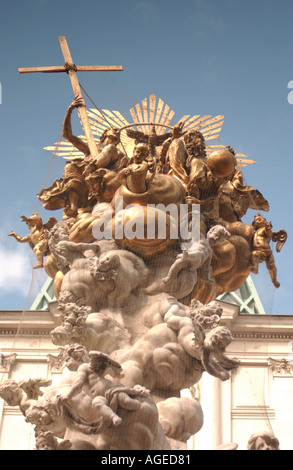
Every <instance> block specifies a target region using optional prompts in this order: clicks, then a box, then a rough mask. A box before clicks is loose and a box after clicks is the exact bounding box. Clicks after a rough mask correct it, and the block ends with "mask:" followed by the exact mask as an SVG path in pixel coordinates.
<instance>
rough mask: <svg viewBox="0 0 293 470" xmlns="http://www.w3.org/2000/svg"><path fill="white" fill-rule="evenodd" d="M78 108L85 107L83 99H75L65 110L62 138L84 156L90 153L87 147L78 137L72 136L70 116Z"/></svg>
mask: <svg viewBox="0 0 293 470" xmlns="http://www.w3.org/2000/svg"><path fill="white" fill-rule="evenodd" d="M78 106H85V104H84V101H83V99H82V98H80V97H76V98H75V99H74V101H73V102H72V103H71V104H70V105H69V107H68V109H67V112H66V115H65V118H64V121H63V128H62V134H63V137H64V138H65V139H66V140H68V141H69V142H71V143H72V145H73V146H74V147H75V148H77V149H78V150H80V151H81V152H82V153H84V154H85V155H89V153H90V151H89V147H88V145H87V144H86V143H85V142H84V141H83V140H81V139H80V138H79V137H77V136H75V135H73V134H72V128H71V115H72V111H73V110H74V109H75V108H78Z"/></svg>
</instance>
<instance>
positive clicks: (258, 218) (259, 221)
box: [252, 213, 267, 229]
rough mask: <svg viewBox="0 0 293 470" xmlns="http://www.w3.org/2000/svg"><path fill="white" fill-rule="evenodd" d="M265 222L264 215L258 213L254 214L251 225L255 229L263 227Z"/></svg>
mask: <svg viewBox="0 0 293 470" xmlns="http://www.w3.org/2000/svg"><path fill="white" fill-rule="evenodd" d="M266 224H267V220H266V218H265V217H263V216H262V215H261V214H260V213H257V214H255V216H254V219H253V222H252V226H253V227H254V228H255V229H258V228H261V227H265V225H266Z"/></svg>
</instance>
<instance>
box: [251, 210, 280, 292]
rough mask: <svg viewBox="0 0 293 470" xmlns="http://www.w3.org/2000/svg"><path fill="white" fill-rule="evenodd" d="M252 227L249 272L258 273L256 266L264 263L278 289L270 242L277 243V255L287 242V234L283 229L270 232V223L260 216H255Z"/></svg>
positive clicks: (278, 284)
mask: <svg viewBox="0 0 293 470" xmlns="http://www.w3.org/2000/svg"><path fill="white" fill-rule="evenodd" d="M252 225H253V227H254V231H255V233H254V236H253V241H252V266H251V272H253V273H254V274H257V273H258V265H259V263H262V262H263V261H265V263H266V266H267V268H268V271H269V273H270V276H271V279H272V282H273V284H274V286H275V287H277V288H278V287H280V283H279V281H278V280H277V268H276V265H275V259H274V255H273V252H272V250H271V247H270V241H271V240H272V241H273V242H277V246H276V251H277V253H279V252H280V251H281V249H282V247H283V245H284V243H285V242H286V240H287V232H286V231H285V230H284V229H281V230H279V231H278V232H273V231H272V223H271V222H267V220H266V219H265V218H264V217H263V216H262V215H261V214H256V215H255V216H254V220H253V222H252Z"/></svg>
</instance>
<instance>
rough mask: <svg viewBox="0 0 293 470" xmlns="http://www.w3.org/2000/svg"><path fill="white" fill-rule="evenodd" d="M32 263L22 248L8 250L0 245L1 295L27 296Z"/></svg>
mask: <svg viewBox="0 0 293 470" xmlns="http://www.w3.org/2000/svg"><path fill="white" fill-rule="evenodd" d="M30 271H31V263H30V259H29V256H28V254H27V253H26V251H25V250H23V249H22V248H20V247H19V248H17V249H15V250H13V251H11V250H7V249H6V248H5V247H4V246H3V245H2V244H1V243H0V293H1V294H7V293H17V292H18V293H21V294H23V295H25V294H27V292H28V289H29V286H30V282H31V277H30Z"/></svg>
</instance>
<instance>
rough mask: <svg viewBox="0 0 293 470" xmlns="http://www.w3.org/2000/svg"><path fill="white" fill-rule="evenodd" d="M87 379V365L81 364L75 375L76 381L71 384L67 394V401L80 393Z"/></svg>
mask: <svg viewBox="0 0 293 470" xmlns="http://www.w3.org/2000/svg"><path fill="white" fill-rule="evenodd" d="M87 377H88V364H82V365H81V366H80V367H79V369H78V371H77V375H76V379H75V381H74V382H73V384H72V387H71V389H70V391H69V392H68V394H67V397H66V398H68V399H70V398H73V397H75V395H77V394H78V393H79V392H81V390H82V388H83V386H84V385H85V384H86V382H87Z"/></svg>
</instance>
